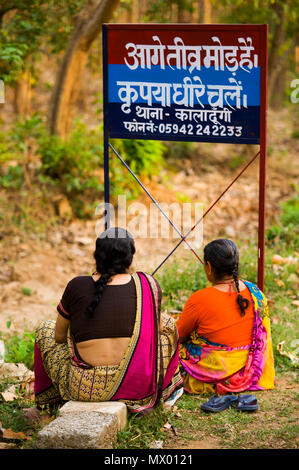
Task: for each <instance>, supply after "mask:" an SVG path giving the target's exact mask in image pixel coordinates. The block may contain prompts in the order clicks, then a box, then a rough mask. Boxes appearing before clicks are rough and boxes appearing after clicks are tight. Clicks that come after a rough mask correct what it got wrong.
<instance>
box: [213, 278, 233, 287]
mask: <svg viewBox="0 0 299 470" xmlns="http://www.w3.org/2000/svg"><path fill="white" fill-rule="evenodd" d="M232 282H234V278H232V277H228V278H223V279H221V280H217V281H216V280H213V281H212V284H213V286H217V285H219V284H230V283H232Z"/></svg>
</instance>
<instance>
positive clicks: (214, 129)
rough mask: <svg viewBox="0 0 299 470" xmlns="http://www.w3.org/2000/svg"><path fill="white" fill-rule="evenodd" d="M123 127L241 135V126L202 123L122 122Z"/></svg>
mask: <svg viewBox="0 0 299 470" xmlns="http://www.w3.org/2000/svg"><path fill="white" fill-rule="evenodd" d="M124 126H125V128H126V129H127V130H128V131H129V132H152V133H157V132H158V133H159V134H183V135H211V136H215V137H217V136H228V137H231V136H234V137H241V135H242V126H221V125H219V126H218V125H216V124H213V125H210V124H206V125H202V124H196V125H194V124H165V123H164V122H161V123H160V124H158V125H156V124H154V123H153V122H151V121H149V122H137V121H136V120H135V119H134V120H133V121H131V122H128V121H126V122H124Z"/></svg>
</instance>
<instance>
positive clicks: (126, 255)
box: [86, 228, 135, 316]
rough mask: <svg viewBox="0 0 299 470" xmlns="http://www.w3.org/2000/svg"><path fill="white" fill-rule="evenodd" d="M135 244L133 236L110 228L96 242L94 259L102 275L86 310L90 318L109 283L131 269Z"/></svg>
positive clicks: (125, 231)
mask: <svg viewBox="0 0 299 470" xmlns="http://www.w3.org/2000/svg"><path fill="white" fill-rule="evenodd" d="M134 253H135V244H134V240H133V237H132V235H131V234H130V233H129V232H128V231H127V230H125V229H122V228H109V229H107V230H105V232H103V233H102V234H101V235H100V236H99V237H98V238H97V240H96V249H95V251H94V254H93V256H94V259H95V262H96V269H97V272H98V273H99V274H100V275H101V277H100V279H99V280H98V281H96V282H95V296H94V299H93V300H92V302H91V303H90V305H89V306H88V307H87V309H86V313H87V315H88V316H92V315H93V314H94V311H95V309H96V307H97V305H98V304H99V302H100V300H101V298H102V295H103V292H104V290H105V287H106V285H107V283H108V282H109V281H110V279H111V277H112V276H114V275H115V274H124V273H126V272H127V270H128V268H129V267H130V265H131V263H132V260H133V255H134Z"/></svg>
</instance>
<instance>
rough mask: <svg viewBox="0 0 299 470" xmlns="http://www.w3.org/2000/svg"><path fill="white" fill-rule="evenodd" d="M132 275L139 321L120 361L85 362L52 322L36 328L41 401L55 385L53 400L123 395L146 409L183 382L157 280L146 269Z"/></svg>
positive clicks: (139, 409) (131, 405)
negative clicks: (61, 341)
mask: <svg viewBox="0 0 299 470" xmlns="http://www.w3.org/2000/svg"><path fill="white" fill-rule="evenodd" d="M132 277H133V279H134V281H135V286H136V293H137V308H136V320H135V326H134V331H133V335H132V337H131V340H130V343H129V346H128V348H127V351H126V353H125V354H124V357H123V359H122V361H121V363H120V365H119V366H115V367H113V366H105V367H104V366H103V367H102V366H99V367H92V366H89V365H88V364H85V363H82V361H79V360H78V358H77V357H76V355H75V352H74V347H73V342H72V339H71V338H70V341H69V342H68V344H57V343H55V340H54V341H53V339H52V338H53V334H54V333H53V324H52V325H50V323H49V321H48V322H44V323H43V324H42V326H41V327H40V329H39V330H38V331H37V341H36V351H35V366H34V367H35V369H34V370H35V377H36V380H35V393H36V398H37V401H38V400H40V402H41V400H42V397H43V394H44V392H45V396H46V399H47V400H48V401H47V403H49V392H50V391H51V390H52V391H53V392H54V396H53V399H54V400H55V399H57V400H58V399H60V400H61V399H63V400H64V401H67V400H81V401H113V400H120V401H123V402H125V403H126V404H127V406H128V408H129V410H130V411H132V412H135V413H142V414H145V413H148V412H150V411H151V410H153V409H154V408H155V407H156V406H157V405H158V404H159V402H160V400H161V399H164V400H165V399H167V398H168V397H169V396H170V395H171V394H172V393H173V392H174V391H175V390H176V389H177V388H180V387H182V378H181V376H180V373H179V367H178V365H179V342H178V333H177V329H176V324H175V322H174V320H173V319H172V318H171V317H169V316H168V315H164V314H162V317H161V318H160V316H161V311H160V304H159V296H158V288H157V284H156V281H155V279H154V278H153V277H152V276H150V275H149V274H145V273H142V272H138V273H136V274H133V276H132ZM46 323H47V325H46ZM161 324H162V327H161V326H160V325H161ZM54 330H55V325H54ZM42 331H43V333H42ZM107 374H108V375H109V377H110V379H109V380H108V381H107V380H106V382H105V387H102V386H100V385H99V386H98V388H97V384H98V383H99V384H101V383H102V382H103V380H104V376H105V375H106V378H107ZM57 376H59V377H60V380H57ZM95 377H96V380H95ZM55 391H56V393H55Z"/></svg>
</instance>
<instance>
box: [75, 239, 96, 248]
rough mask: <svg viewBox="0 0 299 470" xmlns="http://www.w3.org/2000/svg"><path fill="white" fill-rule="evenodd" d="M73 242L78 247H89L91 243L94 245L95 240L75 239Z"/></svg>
mask: <svg viewBox="0 0 299 470" xmlns="http://www.w3.org/2000/svg"><path fill="white" fill-rule="evenodd" d="M75 242H76V243H79V245H85V246H86V245H90V244H92V243H95V240H94V239H93V238H90V237H76V238H75Z"/></svg>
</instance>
